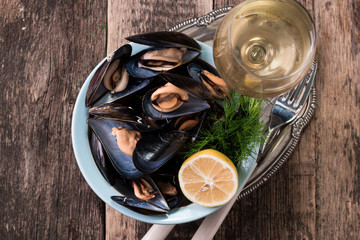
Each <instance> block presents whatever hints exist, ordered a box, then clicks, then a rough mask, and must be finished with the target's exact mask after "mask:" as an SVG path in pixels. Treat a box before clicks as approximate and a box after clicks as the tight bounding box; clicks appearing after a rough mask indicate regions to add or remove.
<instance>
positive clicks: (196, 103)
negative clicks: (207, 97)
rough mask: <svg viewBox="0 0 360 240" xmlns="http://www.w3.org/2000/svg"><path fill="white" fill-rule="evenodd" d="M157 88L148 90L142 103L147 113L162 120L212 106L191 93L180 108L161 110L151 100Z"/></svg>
mask: <svg viewBox="0 0 360 240" xmlns="http://www.w3.org/2000/svg"><path fill="white" fill-rule="evenodd" d="M156 90H157V89H156V88H154V89H152V90H150V91H149V92H147V93H146V94H145V95H144V97H143V103H142V104H143V110H144V112H145V114H146V115H148V116H150V117H152V118H153V119H157V120H161V119H167V118H175V117H179V116H183V115H188V114H192V113H197V112H201V111H204V110H206V109H209V108H210V105H209V104H208V103H207V102H206V101H204V100H202V99H200V98H197V97H194V96H192V95H191V94H189V99H188V100H187V102H184V103H183V104H182V105H181V106H180V107H179V108H178V109H176V110H174V111H172V112H161V111H159V110H157V109H156V108H154V106H153V104H152V102H151V95H152V94H153V93H154V92H155V91H156Z"/></svg>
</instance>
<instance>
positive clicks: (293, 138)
mask: <svg viewBox="0 0 360 240" xmlns="http://www.w3.org/2000/svg"><path fill="white" fill-rule="evenodd" d="M231 8H232V7H225V8H220V9H217V10H214V11H212V12H210V13H209V14H206V15H204V16H201V17H198V18H192V19H189V20H186V21H184V22H181V23H179V24H177V25H176V26H174V27H173V28H171V29H169V30H170V31H177V32H182V33H185V34H187V35H189V36H191V37H193V38H194V39H196V40H198V41H201V42H203V43H205V44H208V45H209V46H211V47H212V45H213V39H214V35H215V32H216V29H217V27H218V25H219V23H220V22H221V20H222V18H223V17H224V15H225V14H226V13H227V12H229V11H230V9H231ZM274 101H275V99H272V100H271V101H269V103H268V104H267V105H266V106H265V107H264V109H263V114H262V120H263V122H264V123H265V124H267V123H268V122H269V116H270V112H271V107H272V104H273V102H274ZM315 102H316V90H315V86H313V87H312V89H311V91H310V94H309V96H308V99H307V101H306V103H305V106H304V108H303V109H302V111H301V112H300V114H299V115H298V117H297V118H296V119H295V121H293V122H292V123H291V124H288V125H285V126H284V127H282V128H281V129H279V130H278V132H277V133H276V137H275V138H274V140H273V141H272V142H271V143H269V144H270V151H269V152H268V154H267V155H266V156H264V157H263V159H260V161H259V164H258V166H257V167H256V169H255V170H254V172H253V174H252V175H251V177H250V178H249V180H248V182H247V183H246V185H245V187H244V189H243V190H242V192H241V193H240V196H239V198H242V197H245V196H247V195H248V194H250V193H251V192H253V191H254V190H255V189H257V188H258V187H260V186H261V185H262V184H264V183H265V182H266V181H267V180H268V179H269V178H270V177H271V176H272V175H274V173H275V172H277V171H278V170H279V168H280V167H281V166H282V165H283V164H284V163H285V161H286V160H287V159H289V157H290V156H291V154H292V152H293V151H294V149H295V147H296V145H297V144H298V142H299V140H300V138H301V132H302V130H303V128H304V127H305V126H306V125H307V124H308V123H309V122H310V119H311V117H312V116H313V114H314V111H315Z"/></svg>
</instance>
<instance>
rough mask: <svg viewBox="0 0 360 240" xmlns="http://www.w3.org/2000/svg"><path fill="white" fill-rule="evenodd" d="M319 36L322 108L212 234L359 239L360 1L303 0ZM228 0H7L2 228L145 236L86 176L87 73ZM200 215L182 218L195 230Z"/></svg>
mask: <svg viewBox="0 0 360 240" xmlns="http://www.w3.org/2000/svg"><path fill="white" fill-rule="evenodd" d="M301 2H302V3H303V4H304V5H305V6H306V8H307V9H308V10H309V11H310V13H311V15H312V16H313V18H314V20H315V23H316V28H317V31H318V32H317V34H318V35H317V36H318V47H317V55H316V57H317V60H318V62H319V70H318V74H317V76H316V82H315V84H316V89H317V106H316V112H315V116H314V117H313V119H312V121H311V123H310V124H309V126H308V127H307V128H306V129H305V130H304V134H303V136H302V139H301V142H300V144H299V146H298V147H297V148H296V150H295V153H294V155H293V156H292V157H291V158H290V159H289V161H287V163H286V164H285V165H284V166H283V167H282V168H281V169H280V171H279V172H278V173H277V174H275V176H273V177H272V178H271V179H270V180H269V181H268V182H267V183H266V184H265V185H263V186H262V187H261V188H260V189H258V190H257V191H255V192H254V193H253V194H252V195H250V196H248V197H246V198H245V199H242V200H241V201H238V202H237V203H236V204H235V206H234V207H233V209H232V210H231V212H230V214H229V215H228V217H227V218H226V219H225V221H224V223H223V225H222V227H221V228H220V229H219V231H218V233H217V234H216V236H215V239H360V184H359V182H360V157H359V156H360V70H359V68H360V1H359V0H344V1H334V0H329V1H321V0H313V1H311V0H308V1H305V0H302V1H301ZM237 3H239V1H232V0H227V1H225V0H215V1H212V0H197V1H184V0H178V1H173V0H162V1H150V0H148V1H146V0H134V1H128V0H108V1H107V0H95V1H93V0H82V1H79V0H77V1H70V0H60V1H39V0H37V1H36V0H35V1H34V0H30V1H20V0H3V1H2V3H1V5H0V19H1V22H0V24H1V36H0V43H1V44H0V49H1V51H0V52H1V63H0V64H1V67H0V73H1V74H0V76H1V78H0V83H1V94H0V103H1V108H0V109H1V111H0V112H1V113H0V114H1V117H0V126H1V132H0V134H1V135H0V139H1V140H0V158H1V164H0V191H1V194H0V199H1V200H0V206H1V207H0V236H1V239H104V238H105V239H140V238H141V237H142V236H143V235H145V233H146V232H147V230H148V229H149V228H150V227H151V225H150V224H146V223H141V222H138V221H135V220H132V219H130V218H128V217H126V216H123V215H121V214H119V213H117V212H115V211H114V210H112V209H110V208H109V207H107V206H106V205H105V204H104V203H103V202H102V201H101V200H100V199H99V198H98V197H97V196H96V195H95V194H94V192H93V191H92V190H91V189H90V187H89V186H88V185H87V183H86V182H85V180H84V178H83V177H82V175H81V173H80V171H79V168H78V166H77V164H76V160H75V157H74V154H73V150H72V144H71V134H70V128H71V126H70V125H71V124H70V123H71V117H72V110H73V106H74V102H75V99H76V97H77V94H78V92H79V90H80V87H81V86H82V84H83V82H84V80H85V78H86V76H87V75H88V74H89V72H90V71H91V69H93V68H94V67H95V66H96V65H97V63H98V62H99V61H100V60H101V59H102V58H103V57H104V56H105V55H106V54H107V53H110V52H111V51H113V50H114V49H116V48H118V47H119V46H120V45H122V44H123V43H125V41H124V40H123V38H124V37H126V36H128V35H131V34H136V33H144V32H149V31H158V30H165V29H168V28H170V27H172V26H174V25H175V24H176V23H178V22H181V21H183V20H186V19H189V18H192V17H196V16H201V15H204V14H206V13H208V12H210V11H212V10H213V9H216V8H220V7H224V6H229V5H235V4H237ZM200 223H201V220H199V221H196V222H193V223H187V224H183V225H179V226H176V227H175V229H174V230H173V231H172V232H171V233H170V235H169V237H168V239H189V238H191V236H192V235H193V234H194V232H195V231H196V229H197V227H198V226H199V225H200Z"/></svg>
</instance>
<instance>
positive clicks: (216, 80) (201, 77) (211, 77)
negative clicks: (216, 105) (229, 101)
mask: <svg viewBox="0 0 360 240" xmlns="http://www.w3.org/2000/svg"><path fill="white" fill-rule="evenodd" d="M197 61H198V63H199V64H201V65H199V64H195V63H190V64H189V65H188V66H187V69H188V72H189V75H190V76H191V77H192V78H193V79H195V80H196V81H198V82H201V83H202V84H204V86H205V87H206V88H207V89H208V90H209V91H210V93H211V95H212V96H213V97H215V98H225V97H230V95H229V92H230V90H229V87H228V86H227V84H226V83H225V81H224V80H223V79H222V78H220V76H219V73H218V72H217V71H216V69H215V68H214V67H212V66H211V65H210V64H208V63H207V62H205V61H202V60H197Z"/></svg>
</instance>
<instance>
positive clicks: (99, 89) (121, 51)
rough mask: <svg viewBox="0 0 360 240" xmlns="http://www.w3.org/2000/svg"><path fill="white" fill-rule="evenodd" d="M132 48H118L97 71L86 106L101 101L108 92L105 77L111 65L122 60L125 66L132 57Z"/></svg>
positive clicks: (124, 46)
mask: <svg viewBox="0 0 360 240" xmlns="http://www.w3.org/2000/svg"><path fill="white" fill-rule="evenodd" d="M131 52H132V47H131V45H129V44H125V45H123V46H122V47H120V48H118V49H117V50H116V51H114V52H113V53H112V55H110V56H109V57H108V59H107V60H106V61H105V62H104V63H103V64H102V65H101V66H100V67H99V68H98V69H97V70H96V72H95V74H94V76H93V77H92V79H91V80H90V83H89V87H88V89H87V92H86V96H85V106H86V107H89V106H91V105H93V104H94V103H95V102H96V101H97V100H99V99H100V98H101V97H102V96H104V94H105V93H106V92H108V91H109V90H107V89H106V88H105V85H104V83H103V79H104V75H105V73H106V70H107V69H108V67H109V66H110V64H111V63H112V62H113V61H115V60H116V59H120V60H121V61H122V62H123V64H124V63H125V62H126V61H127V60H128V58H129V57H130V56H131Z"/></svg>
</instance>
